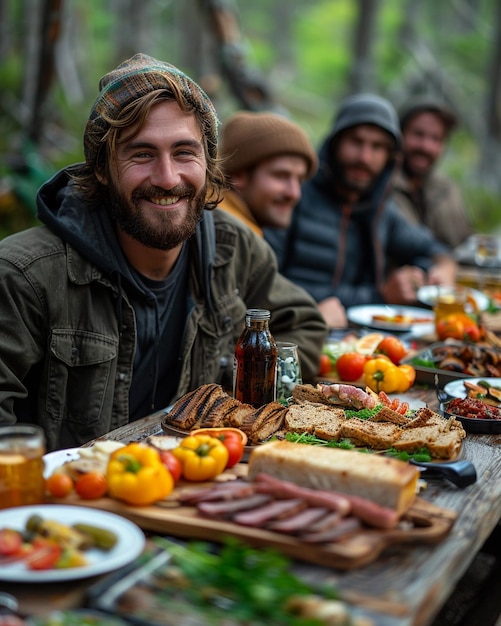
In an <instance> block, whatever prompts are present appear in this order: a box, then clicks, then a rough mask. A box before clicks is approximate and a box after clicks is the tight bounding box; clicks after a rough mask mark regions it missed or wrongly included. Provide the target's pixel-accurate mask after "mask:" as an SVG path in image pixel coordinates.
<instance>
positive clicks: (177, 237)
mask: <svg viewBox="0 0 501 626" xmlns="http://www.w3.org/2000/svg"><path fill="white" fill-rule="evenodd" d="M108 196H109V201H110V213H111V217H112V219H113V220H115V221H116V223H117V224H118V226H119V227H120V228H121V229H122V230H123V231H124V232H126V233H127V234H128V235H130V236H131V237H133V238H134V239H135V240H136V241H139V243H141V244H143V245H144V246H147V247H148V248H155V249H157V250H172V249H173V248H176V247H177V246H179V245H180V244H181V243H183V241H186V240H187V239H189V238H190V237H191V236H192V235H193V234H194V233H195V230H196V226H197V224H198V222H199V221H200V220H201V219H202V216H203V212H204V207H205V197H206V186H205V185H204V186H203V187H202V188H201V189H200V190H199V191H198V193H197V191H196V189H195V187H193V185H179V186H177V187H175V188H173V189H170V190H169V191H168V192H167V191H165V190H164V189H161V188H159V187H149V186H148V187H146V186H144V187H138V188H137V189H135V190H134V192H133V193H132V197H131V199H130V200H129V199H128V198H127V197H126V196H125V195H124V194H122V193H121V192H120V190H119V189H118V188H117V186H116V185H114V184H113V183H110V184H109V186H108ZM155 197H162V198H165V197H184V198H185V199H187V201H188V211H187V214H186V216H185V217H184V219H183V221H182V223H180V224H179V223H177V221H178V217H177V210H176V209H168V208H166V209H165V208H164V209H162V208H161V207H159V209H158V211H157V212H155V213H154V214H153V213H150V214H151V215H154V217H155V219H154V221H153V219H152V218H149V217H148V215H147V214H146V212H145V211H143V209H142V208H141V204H140V200H141V199H142V198H145V199H148V198H155ZM152 211H153V209H152Z"/></svg>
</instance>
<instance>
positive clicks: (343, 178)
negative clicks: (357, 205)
mask: <svg viewBox="0 0 501 626" xmlns="http://www.w3.org/2000/svg"><path fill="white" fill-rule="evenodd" d="M352 167H356V168H357V169H363V170H365V171H366V172H368V173H369V175H370V178H367V179H365V180H357V179H354V178H351V177H350V174H349V171H348V170H349V169H351V168H352ZM336 170H337V172H338V175H339V179H338V184H339V186H340V187H341V188H343V189H346V190H347V191H355V192H358V193H360V194H364V193H366V192H368V191H370V190H371V189H372V188H373V187H374V184H375V182H376V180H377V178H378V176H377V175H376V174H375V173H374V172H373V171H372V170H370V169H369V168H367V167H366V166H364V165H360V164H358V163H350V164H347V163H339V162H338V163H337V164H336Z"/></svg>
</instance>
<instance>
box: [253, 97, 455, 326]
mask: <svg viewBox="0 0 501 626" xmlns="http://www.w3.org/2000/svg"><path fill="white" fill-rule="evenodd" d="M400 150H401V135H400V128H399V121H398V117H397V114H396V112H395V110H394V108H393V106H392V105H391V104H390V103H389V102H388V101H387V100H385V99H383V98H381V97H378V96H375V95H370V94H358V95H355V96H351V97H349V98H347V99H346V100H345V101H344V102H343V103H342V105H341V108H340V110H339V113H338V115H337V117H336V120H335V122H334V126H333V128H332V131H331V132H330V134H329V135H328V136H327V138H326V139H325V141H324V143H323V146H322V148H321V149H320V152H319V161H320V167H319V170H318V172H317V174H316V175H315V176H314V177H313V178H312V179H310V180H309V181H308V182H306V183H305V184H304V186H303V189H302V197H301V201H300V202H299V204H298V205H297V207H296V208H295V211H294V216H293V222H292V225H291V227H290V229H289V230H288V231H287V232H285V233H284V232H279V231H274V230H270V229H269V230H267V231H266V232H265V237H266V239H267V240H268V241H269V242H270V243H271V245H272V247H273V248H274V249H275V252H276V254H277V257H278V259H279V263H280V268H281V271H282V272H283V274H284V275H285V276H287V277H288V278H290V279H291V280H292V281H293V282H295V283H297V284H298V285H301V286H302V287H304V288H305V289H306V290H307V291H309V293H310V294H311V295H312V296H313V297H314V298H315V300H316V301H317V303H318V306H319V309H320V311H321V312H322V314H323V315H324V318H325V320H326V321H327V323H328V324H329V325H331V322H330V318H331V303H332V301H333V300H332V299H333V298H336V297H337V298H339V299H340V300H341V302H342V303H343V304H344V306H345V307H350V306H353V305H357V304H366V303H382V302H386V303H394V304H414V303H415V302H416V291H417V289H418V288H419V287H420V286H422V285H424V284H451V283H453V282H454V278H455V270H456V266H455V263H454V261H453V259H452V257H451V256H450V255H449V250H448V248H447V247H445V246H444V245H442V244H441V243H439V242H438V241H437V240H436V239H435V238H434V237H433V235H432V234H431V233H430V231H428V230H427V229H426V228H424V227H419V226H413V225H411V224H410V223H409V222H408V221H407V220H406V219H405V218H404V217H402V216H401V215H400V213H399V212H398V210H397V208H396V206H395V204H394V203H393V201H391V200H390V199H389V197H388V192H389V190H390V185H391V176H392V173H393V170H394V168H395V164H396V161H397V158H398V156H399V154H400Z"/></svg>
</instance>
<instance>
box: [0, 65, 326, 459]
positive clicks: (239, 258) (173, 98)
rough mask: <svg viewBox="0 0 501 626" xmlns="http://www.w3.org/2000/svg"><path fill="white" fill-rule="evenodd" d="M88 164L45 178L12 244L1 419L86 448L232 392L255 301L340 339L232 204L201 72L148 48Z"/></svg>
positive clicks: (314, 342) (3, 298)
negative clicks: (222, 207) (197, 397)
mask: <svg viewBox="0 0 501 626" xmlns="http://www.w3.org/2000/svg"><path fill="white" fill-rule="evenodd" d="M99 87H100V92H99V95H98V97H97V99H96V101H95V103H94V105H93V106H92V109H91V113H90V116H89V119H88V121H87V125H86V127H85V131H84V153H85V163H83V164H78V165H73V166H70V167H68V168H66V169H64V170H62V171H60V172H58V173H57V174H55V176H54V177H53V178H52V179H51V180H49V181H48V182H47V183H45V184H44V185H43V186H42V188H41V189H40V191H39V193H38V196H37V206H38V217H39V219H40V221H41V222H42V224H43V225H42V226H39V227H36V228H33V229H31V230H28V231H24V232H22V233H16V234H14V235H12V236H10V237H7V238H5V239H4V240H3V241H2V242H0V275H1V276H2V280H1V281H0V303H1V305H0V327H1V328H2V329H3V331H2V333H0V424H12V423H14V422H16V421H21V422H25V421H29V422H34V421H37V422H38V423H39V424H40V425H41V426H42V427H43V428H44V431H45V435H46V439H47V447H48V449H49V450H53V449H57V448H69V447H73V446H79V445H81V444H83V443H85V442H87V441H89V440H91V439H94V438H96V437H99V436H100V435H103V434H104V433H106V432H109V431H110V430H113V429H115V428H117V427H119V426H122V425H124V424H126V423H127V422H129V421H132V420H135V419H138V418H140V417H143V416H144V415H147V414H149V413H152V412H154V411H158V410H160V409H162V408H165V407H166V406H168V405H169V404H171V403H172V402H173V401H174V400H176V399H177V398H179V397H180V396H182V395H184V394H185V393H187V392H188V391H191V390H193V389H195V388H197V387H199V386H200V385H202V384H205V383H218V384H221V385H222V386H223V387H225V388H226V389H231V387H232V367H233V356H234V349H235V344H236V341H237V338H238V336H239V335H240V333H241V330H242V328H243V326H244V318H245V312H246V309H248V308H258V309H268V310H270V312H271V323H270V328H271V331H272V333H273V335H274V337H275V338H276V339H277V340H283V341H291V342H293V343H296V344H298V346H299V351H300V358H301V367H302V371H303V376H306V377H308V378H309V379H310V380H312V379H313V377H314V376H315V374H316V372H317V369H318V358H319V354H320V352H321V348H322V345H323V342H324V339H325V336H326V334H327V328H326V325H325V323H324V321H323V319H322V317H321V315H320V313H319V312H318V309H317V307H316V304H315V302H314V301H313V300H312V298H311V297H310V296H309V295H308V294H307V293H306V292H305V291H304V290H302V289H301V288H298V287H296V286H295V285H293V284H292V283H290V282H289V281H288V280H286V279H285V278H283V277H282V276H281V275H280V274H279V273H278V272H277V264H276V260H275V256H274V253H273V251H272V250H271V248H270V247H269V246H268V245H267V244H266V242H265V241H264V240H263V239H262V238H260V237H257V236H256V235H255V234H254V233H252V232H251V231H250V230H249V229H248V228H246V227H245V226H244V225H242V224H241V223H239V222H237V221H236V220H234V219H233V218H230V216H228V215H227V214H226V213H224V212H223V211H219V210H215V211H213V210H212V209H214V208H215V207H216V205H217V203H218V201H219V196H220V193H221V190H222V183H223V178H224V177H223V172H222V170H221V167H220V162H219V158H218V153H217V135H218V124H219V122H218V118H217V115H216V112H215V109H214V107H213V105H212V103H211V102H210V100H209V99H208V97H207V96H206V94H205V93H204V92H203V91H202V90H201V89H200V87H199V86H198V85H197V84H196V83H195V82H194V81H193V80H191V79H190V78H189V77H188V76H187V75H186V74H184V73H183V72H181V71H180V70H178V69H177V68H176V67H173V66H172V65H170V64H169V63H164V62H162V61H158V60H156V59H153V58H152V57H150V56H147V55H145V54H137V55H135V56H134V57H132V58H131V59H129V60H127V61H125V62H124V63H122V64H121V65H120V66H119V67H117V68H116V69H114V70H113V71H111V72H110V73H108V74H107V75H106V76H104V77H103V79H102V80H101V82H100V86H99Z"/></svg>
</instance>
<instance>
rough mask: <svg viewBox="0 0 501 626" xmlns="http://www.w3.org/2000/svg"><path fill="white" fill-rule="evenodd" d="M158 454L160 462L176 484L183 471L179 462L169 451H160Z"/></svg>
mask: <svg viewBox="0 0 501 626" xmlns="http://www.w3.org/2000/svg"><path fill="white" fill-rule="evenodd" d="M159 454H160V460H161V461H162V463H163V464H164V465H165V467H166V468H167V469H168V470H169V472H170V473H171V475H172V478H173V479H174V482H175V483H177V481H178V480H179V479H180V478H181V474H182V471H183V466H182V465H181V461H180V460H179V459H178V458H177V457H176V456H174V455H173V454H172V452H170V450H160V451H159Z"/></svg>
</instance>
